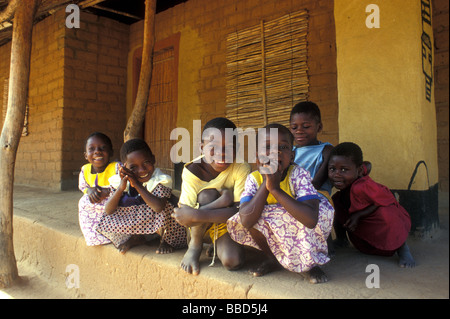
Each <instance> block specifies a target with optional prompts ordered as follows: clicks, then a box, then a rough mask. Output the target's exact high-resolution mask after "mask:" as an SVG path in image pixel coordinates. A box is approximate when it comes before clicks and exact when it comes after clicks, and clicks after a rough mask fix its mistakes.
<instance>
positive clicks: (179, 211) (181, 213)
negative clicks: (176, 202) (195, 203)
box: [172, 205, 197, 227]
mask: <svg viewBox="0 0 450 319" xmlns="http://www.w3.org/2000/svg"><path fill="white" fill-rule="evenodd" d="M196 215H197V210H196V209H194V208H192V207H189V206H184V205H183V206H181V207H175V208H174V209H173V213H172V217H173V218H175V220H176V221H177V222H178V223H179V224H180V225H183V226H185V227H190V226H193V225H194V224H195V221H194V218H195V216H196Z"/></svg>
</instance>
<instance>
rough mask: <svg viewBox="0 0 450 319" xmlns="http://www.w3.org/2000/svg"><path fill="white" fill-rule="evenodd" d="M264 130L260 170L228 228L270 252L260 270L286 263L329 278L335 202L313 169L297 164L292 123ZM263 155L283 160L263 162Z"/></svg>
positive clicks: (313, 278) (243, 240) (322, 279)
mask: <svg viewBox="0 0 450 319" xmlns="http://www.w3.org/2000/svg"><path fill="white" fill-rule="evenodd" d="M274 129H276V130H277V132H278V134H275V133H274V132H273V130H274ZM259 134H263V136H262V137H260V136H259V139H258V140H259V141H262V143H261V142H259V143H258V147H259V150H258V160H257V165H258V171H255V172H253V173H252V174H251V175H249V176H248V178H247V181H246V183H245V190H244V192H243V193H242V197H241V206H240V209H239V213H238V214H236V215H234V216H233V217H231V218H230V219H229V220H228V223H227V225H228V231H229V233H230V235H231V237H232V238H233V239H234V240H235V241H237V242H238V243H240V244H243V245H249V246H252V247H255V248H257V249H260V250H262V251H263V252H264V253H265V254H266V255H267V257H268V258H267V260H265V261H264V262H263V263H262V264H261V265H260V266H259V267H257V268H256V269H255V270H253V271H252V272H253V275H254V276H262V275H264V274H266V273H268V272H270V271H272V270H273V269H274V268H275V267H276V266H277V265H278V264H281V265H282V266H283V267H284V268H286V269H288V270H290V271H293V272H298V273H302V274H303V275H304V277H306V278H307V279H308V280H309V281H310V282H311V283H320V282H325V281H327V280H328V278H327V276H326V275H325V273H324V272H323V271H322V269H321V268H320V267H319V265H323V264H325V263H327V262H328V261H329V257H328V256H327V253H328V249H327V238H328V235H329V234H330V232H331V227H332V224H333V213H334V211H333V207H332V206H331V204H330V203H329V202H328V200H326V199H325V198H324V197H322V196H319V195H318V194H317V191H316V189H315V188H314V187H313V185H312V183H311V179H310V175H309V173H308V172H307V171H306V170H304V169H303V168H301V167H300V166H297V165H291V162H292V158H293V151H292V144H293V139H294V138H293V135H292V134H291V132H290V131H289V129H288V128H286V127H284V126H283V125H280V124H270V125H267V126H266V127H265V130H264V131H262V132H259V133H258V135H259ZM261 147H262V148H263V150H261ZM264 151H265V152H264ZM264 153H265V154H264ZM262 155H264V156H268V157H269V158H270V160H271V163H276V164H277V165H276V166H275V165H273V164H271V165H269V166H267V164H262V163H261V159H260V158H261V156H262Z"/></svg>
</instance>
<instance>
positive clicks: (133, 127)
mask: <svg viewBox="0 0 450 319" xmlns="http://www.w3.org/2000/svg"><path fill="white" fill-rule="evenodd" d="M155 14H156V0H146V1H145V20H144V44H143V48H142V62H141V73H140V75H139V85H138V91H137V94H136V101H135V103H134V108H133V111H132V112H131V115H130V118H129V119H128V122H127V126H126V128H125V131H124V133H123V138H124V141H125V142H126V141H128V140H129V139H132V138H142V137H143V126H144V118H145V111H146V109H147V102H148V96H149V93H150V92H149V91H150V84H151V81H152V70H153V48H154V46H155Z"/></svg>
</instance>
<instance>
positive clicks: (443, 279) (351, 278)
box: [0, 187, 449, 299]
mask: <svg viewBox="0 0 450 319" xmlns="http://www.w3.org/2000/svg"><path fill="white" fill-rule="evenodd" d="M39 196H42V197H39ZM14 198H15V204H14V206H15V212H16V211H17V212H16V213H17V214H21V215H27V214H31V215H33V214H34V215H36V213H35V212H36V210H43V209H47V212H46V213H48V214H49V215H52V216H55V215H56V216H58V217H57V218H54V219H53V222H55V223H58V224H61V223H64V222H66V223H67V218H66V217H64V216H62V215H61V214H59V215H58V214H55V211H52V209H50V207H49V205H48V203H49V202H50V200H52V203H53V205H52V206H53V207H55V209H59V211H69V212H66V214H73V212H72V211H73V207H72V206H74V204H75V203H76V202H77V200H78V198H79V194H78V193H77V192H51V191H50V192H45V193H43V191H42V190H39V189H32V188H20V187H19V188H17V190H15V197H14ZM75 207H76V206H75ZM68 208H71V209H68ZM75 210H76V208H75ZM75 212H76V211H75ZM439 215H440V229H439V230H437V231H436V232H434V233H433V234H432V236H429V237H427V238H425V239H417V238H410V239H409V240H408V243H409V246H410V248H411V251H412V253H413V256H414V258H415V259H416V262H417V267H415V268H414V269H401V268H399V267H398V266H397V263H396V262H397V259H396V257H391V258H385V257H378V256H368V255H362V254H360V253H359V252H357V251H356V250H355V249H354V248H353V247H348V248H343V249H340V250H338V251H337V254H336V256H335V257H334V258H333V259H332V260H331V261H330V262H329V263H328V264H327V265H325V266H324V267H323V269H324V271H325V272H326V273H327V274H328V276H329V278H330V281H329V282H328V283H325V284H320V285H310V284H306V283H303V282H299V279H298V275H297V274H293V273H289V272H287V271H278V272H275V273H271V274H268V275H266V276H264V277H261V278H260V279H256V280H257V281H255V282H257V284H258V285H267V289H268V290H270V289H273V288H274V287H275V286H277V288H280V287H281V288H283V287H285V288H283V289H290V288H289V287H293V289H297V288H298V287H301V290H302V291H303V292H304V293H305V295H308V296H309V298H322V299H323V298H324V299H327V298H340V299H346V298H348V299H353V298H381V299H403V298H413V299H448V298H449V218H448V217H449V209H448V198H446V199H445V200H444V201H443V204H442V203H441V205H440V211H439ZM39 218H40V217H37V219H38V220H39ZM71 220H72V223H73V222H74V221H76V218H75V219H74V218H72V217H71ZM62 226H63V227H64V224H63V225H62ZM369 264H376V265H378V266H379V268H380V269H381V279H380V286H381V288H378V289H376V288H375V289H368V288H367V287H361V288H358V287H357V288H355V284H358V285H359V286H363V285H361V283H360V281H361V280H364V279H365V278H366V277H367V276H368V275H369V273H367V274H364V272H363V273H362V274H359V275H357V274H356V269H359V268H361V267H366V266H367V265H369ZM18 268H19V275H20V279H19V281H18V282H17V283H16V284H15V285H14V286H12V287H10V288H7V289H3V290H0V299H8V298H15V299H73V298H80V297H81V298H83V296H79V295H77V293H76V292H75V291H73V290H68V289H65V287H60V286H56V285H55V284H54V283H52V282H48V281H45V280H43V279H42V278H41V277H40V276H39V274H37V273H35V272H34V270H33V269H32V268H30V267H29V266H27V265H26V264H25V263H20V262H19V263H18ZM362 269H364V268H362ZM359 272H360V273H361V271H359ZM230 275H232V276H236V275H238V276H244V277H245V276H247V274H246V273H245V270H242V271H241V272H240V273H238V274H236V273H230ZM244 277H243V278H244ZM255 285H256V284H255ZM278 286H279V287H278Z"/></svg>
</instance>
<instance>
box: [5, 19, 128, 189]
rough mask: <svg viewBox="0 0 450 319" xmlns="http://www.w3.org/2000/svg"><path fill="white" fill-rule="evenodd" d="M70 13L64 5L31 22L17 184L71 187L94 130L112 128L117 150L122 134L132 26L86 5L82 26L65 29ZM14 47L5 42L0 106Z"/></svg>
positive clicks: (73, 186)
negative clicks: (24, 128)
mask: <svg viewBox="0 0 450 319" xmlns="http://www.w3.org/2000/svg"><path fill="white" fill-rule="evenodd" d="M65 18H66V14H65V12H64V10H60V11H58V12H56V13H55V14H53V15H51V16H49V17H47V18H45V19H44V20H42V21H40V22H39V23H37V24H36V25H35V26H34V29H33V40H32V41H33V42H32V52H31V66H30V85H29V95H28V104H29V117H28V132H29V134H28V136H24V137H22V138H21V141H20V144H19V149H18V152H17V161H16V170H15V182H16V183H17V184H27V185H35V186H42V187H46V188H51V189H62V190H64V189H73V188H75V187H76V186H77V183H78V175H77V174H78V172H79V169H80V167H81V166H82V165H83V164H84V163H86V160H85V159H84V155H83V151H84V142H85V139H86V137H87V136H88V135H89V134H90V133H92V132H93V131H102V132H104V133H106V134H107V135H109V136H110V137H111V139H112V141H113V145H114V148H115V150H116V153H115V155H117V156H118V154H119V148H120V146H121V144H122V141H123V137H122V136H123V130H124V128H125V123H126V114H125V104H126V102H125V101H126V72H127V71H126V60H127V50H128V33H129V27H128V26H127V25H125V24H122V23H119V22H116V21H113V20H110V19H107V18H101V17H97V16H95V15H91V14H88V13H84V12H82V13H81V25H80V28H79V29H68V28H66V26H65ZM10 51H11V44H10V43H8V44H6V45H3V46H2V47H0V55H1V59H0V84H1V85H0V107H1V106H2V105H3V87H4V80H5V79H6V78H8V76H9V61H10Z"/></svg>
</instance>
